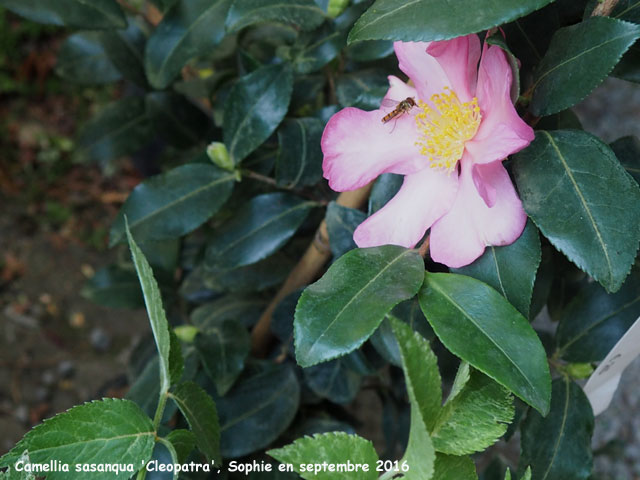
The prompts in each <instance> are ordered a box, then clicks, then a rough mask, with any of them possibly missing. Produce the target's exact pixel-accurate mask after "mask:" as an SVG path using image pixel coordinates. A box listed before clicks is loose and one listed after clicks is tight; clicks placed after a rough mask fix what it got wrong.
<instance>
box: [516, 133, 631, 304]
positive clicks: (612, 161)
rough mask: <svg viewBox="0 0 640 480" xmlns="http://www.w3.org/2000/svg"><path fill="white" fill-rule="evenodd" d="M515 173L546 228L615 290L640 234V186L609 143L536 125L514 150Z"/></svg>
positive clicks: (531, 213)
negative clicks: (517, 150)
mask: <svg viewBox="0 0 640 480" xmlns="http://www.w3.org/2000/svg"><path fill="white" fill-rule="evenodd" d="M514 173H515V177H516V182H517V184H518V190H519V192H520V197H521V198H522V203H523V205H524V209H525V211H526V212H527V214H528V215H529V216H530V217H531V219H532V220H533V221H534V222H535V223H536V225H537V226H538V228H540V230H541V231H542V233H543V235H544V236H545V237H547V238H548V239H549V240H550V241H551V243H552V244H553V245H554V246H555V247H556V248H557V249H559V250H561V251H562V252H563V253H564V254H565V255H566V256H567V257H568V258H569V259H570V260H571V261H572V262H574V263H575V264H576V265H577V266H578V267H579V268H580V269H582V270H584V271H586V272H587V273H588V274H589V275H591V276H592V277H593V278H595V279H596V280H598V281H599V282H600V283H601V284H602V285H603V286H604V287H605V288H606V289H607V290H609V291H612V292H614V291H616V290H618V289H619V288H620V286H621V285H622V282H623V281H624V279H625V277H626V276H627V274H628V273H629V269H630V268H631V264H632V263H633V260H634V259H635V256H636V252H637V250H638V242H639V241H640V210H639V209H637V208H636V206H637V205H639V204H640V189H639V188H638V185H637V184H635V183H634V182H633V181H632V180H631V178H630V177H629V176H628V175H627V174H626V173H625V171H624V169H623V168H622V166H621V165H620V163H619V162H618V160H617V159H616V157H615V155H614V154H613V152H612V151H611V149H610V148H609V147H608V146H607V145H606V144H604V143H602V142H601V141H600V140H599V139H597V138H596V137H594V136H593V135H590V134H588V133H586V132H582V131H577V130H566V131H563V130H558V131H553V132H546V131H538V132H537V133H536V139H535V140H534V141H533V143H532V144H531V145H530V146H529V147H528V148H527V149H525V150H523V151H522V152H520V153H518V154H517V155H516V157H515V161H514Z"/></svg>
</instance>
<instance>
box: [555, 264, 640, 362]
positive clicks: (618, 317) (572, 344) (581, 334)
mask: <svg viewBox="0 0 640 480" xmlns="http://www.w3.org/2000/svg"><path fill="white" fill-rule="evenodd" d="M638 317H640V273H639V272H638V271H637V270H633V271H632V272H631V275H629V277H628V278H627V281H626V282H625V283H624V285H623V286H622V288H621V289H620V290H619V291H618V292H616V293H613V294H607V292H606V291H605V290H604V289H603V288H602V287H600V286H599V285H597V284H593V283H592V284H587V285H584V286H583V287H582V288H581V289H580V291H579V292H578V295H576V297H574V298H573V300H571V302H570V303H569V305H567V307H566V308H565V309H564V310H563V311H562V313H561V315H560V324H559V326H558V331H557V333H556V344H557V348H558V350H559V352H560V355H561V356H562V358H564V359H565V360H568V361H570V362H597V361H600V360H603V359H604V357H606V356H607V354H608V353H609V351H610V350H611V349H612V348H613V346H614V345H615V344H616V343H617V342H618V340H620V338H622V335H624V334H625V332H626V331H627V330H628V329H629V328H630V327H631V325H633V322H635V321H636V319H637V318H638Z"/></svg>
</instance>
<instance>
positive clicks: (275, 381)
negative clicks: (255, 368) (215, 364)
mask: <svg viewBox="0 0 640 480" xmlns="http://www.w3.org/2000/svg"><path fill="white" fill-rule="evenodd" d="M299 403H300V385H299V384H298V379H297V378H296V375H295V373H294V371H293V369H292V368H291V367H290V366H288V365H279V366H277V367H271V368H266V369H265V370H264V371H262V372H260V373H258V374H256V375H253V376H251V377H249V378H246V379H243V380H241V381H240V382H238V383H237V384H236V385H235V386H234V388H233V389H231V391H230V392H229V393H228V394H227V395H225V396H224V397H222V398H220V399H218V400H217V405H218V411H219V412H220V425H221V427H220V428H221V431H222V455H223V456H224V457H225V458H238V457H243V456H245V455H248V454H249V453H252V452H255V451H256V450H259V449H261V448H264V447H266V446H267V445H269V444H271V442H273V441H274V440H275V439H276V438H278V436H280V434H281V433H282V432H284V431H285V430H286V428H287V427H288V426H289V424H290V423H291V421H292V420H293V417H295V415H296V412H297V411H298V406H299Z"/></svg>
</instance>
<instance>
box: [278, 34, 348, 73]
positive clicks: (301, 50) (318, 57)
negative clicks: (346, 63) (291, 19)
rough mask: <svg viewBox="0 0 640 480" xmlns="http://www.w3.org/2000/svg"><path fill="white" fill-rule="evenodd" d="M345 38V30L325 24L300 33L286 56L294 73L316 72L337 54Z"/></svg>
mask: <svg viewBox="0 0 640 480" xmlns="http://www.w3.org/2000/svg"><path fill="white" fill-rule="evenodd" d="M346 40H347V34H346V33H345V32H342V31H340V30H336V29H335V28H334V27H333V26H331V25H329V24H325V25H323V26H322V27H320V28H319V29H317V30H314V31H313V32H309V33H306V34H304V33H303V34H301V35H300V36H299V37H298V39H297V41H296V43H295V44H294V46H292V47H291V48H290V49H289V50H288V57H289V58H291V60H292V62H293V68H294V70H295V71H296V73H301V74H306V73H312V72H316V71H318V70H320V69H321V68H322V67H324V66H325V65H326V64H327V63H329V62H330V61H331V60H333V59H334V58H336V57H337V56H338V54H339V53H340V50H342V48H343V47H344V45H345V43H346Z"/></svg>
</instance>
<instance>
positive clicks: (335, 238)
mask: <svg viewBox="0 0 640 480" xmlns="http://www.w3.org/2000/svg"><path fill="white" fill-rule="evenodd" d="M366 218H367V217H366V215H365V214H364V213H363V212H361V211H360V210H356V209H355V208H348V207H343V206H342V205H339V204H337V203H335V202H331V203H330V204H329V206H328V207H327V214H326V215H325V220H326V222H327V231H328V233H329V247H330V248H331V253H332V254H333V257H334V258H340V257H341V256H342V255H344V254H345V253H347V252H348V251H349V250H353V249H354V248H356V247H357V245H356V242H354V241H353V232H354V231H355V229H356V228H357V227H358V225H360V224H361V223H362V222H364V220H365V219H366Z"/></svg>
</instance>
